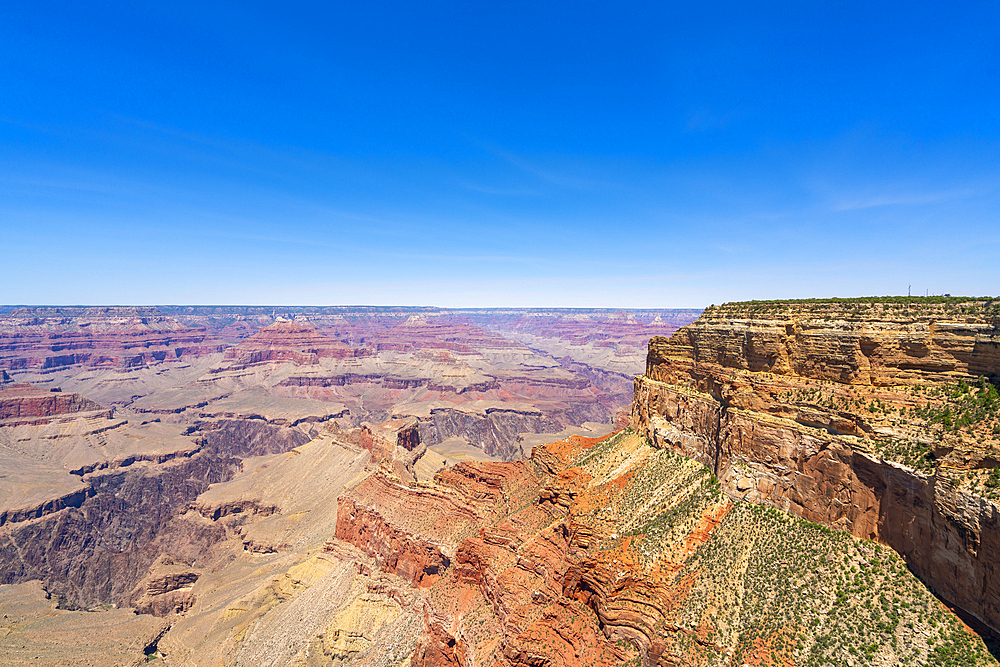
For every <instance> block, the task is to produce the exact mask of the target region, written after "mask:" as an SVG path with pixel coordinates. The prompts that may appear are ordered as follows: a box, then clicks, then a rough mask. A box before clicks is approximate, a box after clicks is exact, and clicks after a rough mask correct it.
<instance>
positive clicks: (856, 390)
mask: <svg viewBox="0 0 1000 667" xmlns="http://www.w3.org/2000/svg"><path fill="white" fill-rule="evenodd" d="M998 375H1000V314H998V311H997V305H996V303H995V302H993V301H991V300H961V299H953V300H924V299H914V300H912V301H911V302H898V301H894V300H854V301H850V300H842V301H827V302H816V301H807V302H769V303H746V304H726V305H724V306H719V307H713V308H709V309H707V310H706V311H705V313H704V314H703V316H702V317H701V318H700V319H699V320H698V321H696V322H695V323H693V324H691V325H689V326H687V327H684V328H682V329H680V330H679V331H678V332H677V333H676V334H674V335H673V336H672V337H671V338H669V339H667V338H653V339H651V340H650V343H649V355H648V360H647V368H646V374H645V375H644V376H640V377H637V378H636V380H635V398H634V402H633V413H632V426H633V427H634V428H635V429H636V430H637V431H638V432H639V433H641V434H642V435H644V436H645V437H647V438H648V439H649V441H650V442H651V443H652V444H653V445H654V446H656V447H661V448H666V449H669V450H671V451H674V452H677V453H680V454H683V455H685V456H688V457H691V458H693V459H695V460H697V461H700V462H702V463H704V464H705V465H706V466H708V467H709V468H710V469H712V471H713V472H714V473H715V474H716V475H717V476H718V478H719V480H720V482H721V484H722V487H723V489H725V491H726V492H727V493H728V494H729V495H730V496H731V497H733V498H740V499H745V500H749V501H752V502H755V503H766V504H769V505H773V506H775V507H778V508H781V509H783V510H787V511H789V512H791V513H793V514H796V515H798V516H801V517H803V518H806V519H809V520H811V521H816V522H819V523H822V524H825V525H828V526H831V527H833V528H837V529H839V530H844V531H847V532H849V533H851V534H853V535H856V536H858V537H863V538H866V539H872V540H877V541H879V542H882V543H883V544H886V545H888V546H890V547H892V548H893V549H895V550H896V551H897V552H898V553H900V554H901V555H903V557H904V558H905V559H906V561H907V563H908V565H909V567H911V568H912V570H913V571H914V572H915V573H916V574H917V575H918V576H920V577H921V578H922V579H923V580H924V581H926V582H927V584H928V585H929V586H931V587H932V589H933V590H935V591H936V592H937V593H938V594H939V595H940V596H941V597H942V598H943V599H944V600H946V601H947V602H948V603H950V604H952V605H955V606H956V607H958V608H959V609H961V610H962V611H963V612H964V613H966V614H967V615H968V617H970V621H972V620H973V619H974V621H978V622H980V623H982V624H984V625H985V626H988V627H989V628H991V629H992V630H993V631H996V630H997V629H1000V577H997V575H996V574H995V570H996V567H997V557H996V554H997V553H998V551H997V548H998V547H1000V508H998V506H997V504H996V503H995V502H993V501H992V500H990V499H988V498H987V497H984V496H991V495H995V494H994V492H993V490H992V489H993V488H994V487H995V486H996V483H995V482H994V481H992V480H993V479H994V478H995V477H996V473H995V472H993V471H994V470H995V469H996V466H997V465H998V462H1000V437H998V436H1000V426H998V421H997V408H998V407H1000V406H998V405H997V402H996V398H995V397H996V389H995V387H993V386H992V385H991V384H990V381H996V379H997V378H998Z"/></svg>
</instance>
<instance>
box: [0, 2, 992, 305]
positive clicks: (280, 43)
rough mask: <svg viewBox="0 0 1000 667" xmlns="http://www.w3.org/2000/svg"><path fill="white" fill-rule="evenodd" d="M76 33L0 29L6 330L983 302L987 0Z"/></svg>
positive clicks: (241, 18) (432, 14)
mask: <svg viewBox="0 0 1000 667" xmlns="http://www.w3.org/2000/svg"><path fill="white" fill-rule="evenodd" d="M90 4H92V3H72V4H70V3H66V4H59V3H45V2H37V3H20V6H11V3H8V5H7V6H5V7H4V9H3V12H2V20H0V83H2V88H0V232H2V236H0V238H2V247H3V252H2V257H3V260H2V262H0V302H2V303H45V304H70V303H72V304H75V303H99V304H106V303H134V304H157V303H202V304H204V303H209V304H211V303H246V304H319V305H327V304H411V305H438V306H455V307H460V306H572V307H587V306H594V307H699V306H705V305H708V304H709V303H720V302H723V301H733V300H740V299H752V298H786V297H787V298H794V297H811V296H855V295H871V294H905V293H906V290H907V288H908V286H909V285H912V290H913V293H914V294H916V293H920V294H923V293H925V292H926V291H929V292H930V293H932V294H933V293H945V292H948V293H952V294H975V295H981V294H994V295H995V294H1000V269H998V268H997V267H998V262H997V257H998V255H1000V29H998V26H1000V4H998V3H997V2H989V3H974V2H970V3H956V4H949V5H945V4H943V3H942V4H938V5H931V4H921V3H915V4H914V3H908V4H903V3H846V2H811V3H796V4H787V5H783V4H772V5H760V6H751V3H740V4H707V3H683V4H682V3H650V4H638V3H582V2H574V3H538V2H530V3H527V2H526V3H518V2H504V3H496V4H494V5H492V6H488V5H486V4H485V3H468V2H463V3H435V2H425V3H407V4H397V3H317V4H315V5H312V4H304V3H286V4H284V5H280V6H278V5H273V4H271V5H255V4H253V3H247V2H241V3H208V4H210V5H211V6H209V7H206V3H185V2H175V3H157V4H156V5H154V4H153V3H127V4H125V3H123V4H114V3H100V5H101V6H100V7H94V6H90ZM276 7H277V8H276Z"/></svg>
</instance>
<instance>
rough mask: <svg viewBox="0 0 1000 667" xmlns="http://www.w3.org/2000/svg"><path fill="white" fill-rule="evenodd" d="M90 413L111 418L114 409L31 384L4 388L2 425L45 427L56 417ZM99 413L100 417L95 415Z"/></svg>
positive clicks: (1, 394)
mask: <svg viewBox="0 0 1000 667" xmlns="http://www.w3.org/2000/svg"><path fill="white" fill-rule="evenodd" d="M78 412H87V413H88V416H105V417H107V416H110V410H108V409H107V408H105V407H103V406H101V405H98V404H97V403H95V402H93V401H91V400H90V399H87V398H84V397H83V396H80V395H79V394H72V393H63V392H61V391H49V390H45V389H39V388H37V387H34V386H32V385H30V384H28V383H20V384H15V385H9V386H7V387H6V388H4V389H0V425H2V426H18V425H21V424H41V423H45V422H47V421H49V420H50V418H52V417H58V416H60V415H67V414H73V413H78ZM97 412H99V413H100V414H99V415H97V414H94V413H97Z"/></svg>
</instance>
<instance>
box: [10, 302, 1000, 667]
mask: <svg viewBox="0 0 1000 667" xmlns="http://www.w3.org/2000/svg"><path fill="white" fill-rule="evenodd" d="M991 307H992V306H991V305H990V304H989V303H986V304H984V303H982V302H981V301H973V302H969V303H961V304H958V305H955V304H950V305H949V304H945V305H935V304H929V303H928V304H923V306H922V309H917V310H919V312H911V311H907V312H901V311H898V310H895V309H893V308H891V307H889V306H887V305H885V304H882V305H877V304H874V303H873V304H868V305H866V306H865V308H867V310H866V309H865V308H862V307H860V306H857V305H855V304H849V305H845V304H842V303H834V304H820V305H819V306H818V307H817V306H816V305H815V304H800V303H790V304H789V303H784V302H783V303H779V304H763V305H761V304H750V305H747V304H727V305H726V306H722V307H713V308H711V309H709V310H708V311H706V313H705V314H704V315H703V316H702V317H701V318H700V319H698V320H697V321H696V322H694V323H693V324H690V323H691V322H692V321H694V320H695V319H696V318H698V315H699V313H698V312H697V311H627V312H614V311H517V310H507V311H487V310H470V311H443V310H438V309H376V308H354V309H347V308H329V309H308V308H301V309H283V310H275V309H259V308H233V307H231V308H223V307H218V308H215V307H213V308H204V307H202V308H195V307H171V308H160V309H138V308H136V309H130V308H114V309H82V308H81V309H7V312H0V368H2V369H3V370H2V371H0V380H2V381H3V384H2V385H0V449H2V452H3V456H2V458H0V466H2V469H0V577H2V578H0V582H2V585H0V615H2V620H0V623H2V625H0V664H4V665H7V664H10V665H23V664H50V665H57V664H58V665H75V664H93V665H119V664H120V665H134V664H140V663H145V662H151V663H156V662H160V663H163V664H176V665H197V664H204V665H386V666H388V665H407V666H409V667H418V666H419V667H425V666H432V665H437V666H440V665H453V666H455V667H458V666H462V667H472V666H473V665H507V666H509V667H514V666H524V667H527V666H529V665H530V666H532V667H535V666H541V665H553V666H554V665H605V664H606V665H617V664H634V665H643V666H644V667H645V666H651V665H660V666H664V667H665V666H666V665H720V666H721V665H725V666H733V667H740V666H742V665H817V666H818V665H899V664H913V665H923V664H940V665H976V664H983V665H988V664H996V660H995V658H994V657H993V655H992V654H991V647H992V646H993V644H992V643H990V644H989V645H987V643H986V642H984V637H985V638H987V639H989V637H990V636H991V633H992V632H993V630H992V628H996V627H997V625H998V623H997V622H996V618H997V617H996V612H995V609H996V604H998V602H1000V598H998V596H996V595H995V593H994V590H995V587H996V586H997V582H994V581H993V579H992V572H993V570H994V565H995V560H994V558H995V555H994V554H995V553H1000V552H998V551H996V550H995V548H994V545H995V543H996V542H995V540H996V535H997V531H996V523H997V511H996V509H997V505H996V504H995V502H994V491H995V489H996V488H997V486H1000V483H995V482H994V478H995V477H996V473H995V472H994V471H996V470H997V465H998V463H1000V447H998V446H997V435H996V432H995V429H994V426H995V411H993V408H994V407H995V406H993V402H992V401H993V400H994V398H995V394H996V390H995V386H994V384H993V383H994V382H996V380H997V374H998V371H1000V363H998V358H997V356H996V354H995V348H996V341H997V340H998V335H997V330H998V326H997V316H996V315H995V314H993V313H992V311H991V310H990V308H991ZM650 339H652V340H650ZM647 341H649V342H648V345H647ZM634 376H638V377H634ZM991 392H992V393H991ZM946 417H947V419H946ZM977 596H978V597H977ZM979 598H982V600H980V599H979ZM993 650H995V649H993Z"/></svg>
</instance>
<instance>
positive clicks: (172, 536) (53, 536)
mask: <svg viewBox="0 0 1000 667" xmlns="http://www.w3.org/2000/svg"><path fill="white" fill-rule="evenodd" d="M194 435H196V436H197V438H198V448H197V450H196V451H195V452H194V453H193V454H190V455H187V456H183V457H179V458H177V459H172V460H169V461H167V462H165V463H161V464H155V463H154V464H146V465H141V464H140V465H135V466H130V467H127V468H125V469H121V470H117V471H114V472H111V473H104V472H98V473H91V474H89V475H86V476H84V484H85V486H84V489H83V491H81V492H78V493H76V494H74V495H73V496H72V497H71V498H69V500H68V501H67V502H65V503H62V504H52V505H51V506H47V507H46V506H43V507H40V508H38V510H36V511H25V512H22V513H20V514H16V513H13V512H11V513H5V514H8V520H7V521H6V523H5V524H4V525H3V526H2V527H0V583H3V584H11V583H18V582H22V581H28V580H31V579H41V580H42V581H43V582H44V585H45V587H46V590H47V591H48V592H49V593H50V594H51V595H53V596H54V597H56V598H57V599H59V600H60V604H61V606H63V607H65V608H69V609H77V608H90V607H94V606H98V605H105V604H110V603H115V604H117V605H125V604H129V603H131V602H132V592H133V589H134V588H135V586H136V584H137V583H138V582H139V580H140V579H142V578H143V577H144V576H145V575H146V572H147V570H148V568H149V567H150V565H151V564H152V563H153V562H154V561H155V560H156V559H157V557H159V556H160V555H161V554H164V553H165V554H170V555H172V556H173V557H175V558H177V559H179V560H182V561H185V562H187V563H189V564H193V563H196V562H197V561H198V560H199V558H200V557H201V556H202V555H203V554H204V553H205V552H206V551H207V550H208V549H209V547H211V545H212V544H213V543H214V542H216V541H218V540H219V539H221V538H223V537H225V531H224V530H222V529H221V528H219V527H218V526H216V525H214V524H213V523H212V522H210V521H204V520H201V518H200V517H192V516H188V515H185V513H184V511H185V508H186V507H187V505H188V503H190V502H192V501H193V500H194V499H195V498H197V497H198V495H199V494H201V493H203V492H204V491H206V490H207V489H208V487H209V485H210V484H213V483H216V482H222V481H225V480H227V479H229V478H231V477H232V476H233V474H235V473H236V472H237V471H239V470H240V467H241V464H240V461H241V459H243V458H245V457H247V456H255V455H261V454H270V453H276V452H284V451H288V450H290V449H291V448H293V447H295V446H297V445H300V444H303V443H304V442H306V441H308V440H309V437H308V436H307V435H305V434H304V433H302V432H301V431H298V430H293V429H287V428H282V427H278V426H273V425H271V424H268V423H266V422H262V421H249V420H247V421H221V422H214V423H209V424H204V425H203V426H202V427H201V428H200V429H199V430H197V431H195V432H194Z"/></svg>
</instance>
